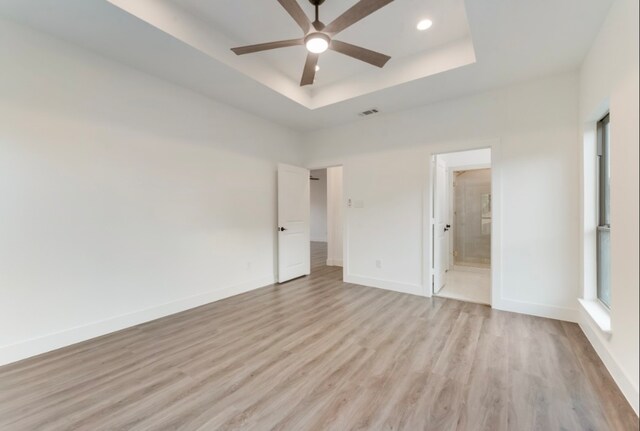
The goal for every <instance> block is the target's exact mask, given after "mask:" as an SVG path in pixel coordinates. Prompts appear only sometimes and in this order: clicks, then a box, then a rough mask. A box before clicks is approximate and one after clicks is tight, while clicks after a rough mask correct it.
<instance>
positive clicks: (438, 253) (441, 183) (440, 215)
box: [433, 159, 449, 293]
mask: <svg viewBox="0 0 640 431" xmlns="http://www.w3.org/2000/svg"><path fill="white" fill-rule="evenodd" d="M434 180H435V184H434V199H433V203H434V220H433V274H434V277H433V292H434V293H438V292H439V291H440V289H442V288H443V287H444V285H445V279H446V278H445V274H446V270H447V267H448V254H449V243H448V241H449V236H448V235H447V232H448V229H449V228H448V226H447V223H448V220H447V214H448V212H449V211H448V209H449V201H448V194H447V189H448V181H447V168H446V166H445V164H444V163H443V162H442V161H440V160H437V159H436V163H435V175H434Z"/></svg>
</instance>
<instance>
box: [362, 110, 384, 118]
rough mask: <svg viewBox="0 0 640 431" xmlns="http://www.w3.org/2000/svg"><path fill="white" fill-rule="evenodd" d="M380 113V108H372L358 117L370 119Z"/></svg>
mask: <svg viewBox="0 0 640 431" xmlns="http://www.w3.org/2000/svg"><path fill="white" fill-rule="evenodd" d="M378 112H380V111H379V110H378V108H371V109H367V110H366V111H362V112H360V113H359V114H358V115H359V116H361V117H368V116H369V115H373V114H377V113H378Z"/></svg>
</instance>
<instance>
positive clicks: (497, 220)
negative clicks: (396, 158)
mask: <svg viewBox="0 0 640 431" xmlns="http://www.w3.org/2000/svg"><path fill="white" fill-rule="evenodd" d="M500 147H501V145H500V140H499V139H490V140H484V141H477V142H459V143H455V144H453V143H450V144H441V145H433V146H431V151H430V153H429V156H428V158H427V161H426V163H425V165H426V167H427V169H426V170H425V171H426V173H425V180H424V184H425V185H426V186H425V188H424V199H423V202H424V208H423V215H424V217H423V229H422V231H423V257H424V258H423V264H422V281H423V286H424V295H425V296H427V297H431V296H433V283H432V280H433V275H434V274H433V259H434V256H433V253H432V250H434V246H435V242H434V240H435V238H434V236H433V228H432V215H433V214H434V213H433V210H434V196H435V195H434V193H435V182H434V180H433V174H434V172H433V164H432V160H433V157H435V156H438V155H441V154H449V153H458V152H463V151H471V150H482V149H487V148H488V149H490V150H491V166H490V167H491V204H492V211H491V212H492V214H491V215H492V218H491V299H490V306H491V307H492V308H502V306H501V303H502V270H501V268H502V181H501V176H502V175H501V170H502V165H501V152H500Z"/></svg>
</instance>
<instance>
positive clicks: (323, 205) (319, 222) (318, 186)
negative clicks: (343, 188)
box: [310, 169, 327, 242]
mask: <svg viewBox="0 0 640 431" xmlns="http://www.w3.org/2000/svg"><path fill="white" fill-rule="evenodd" d="M311 176H312V177H315V178H318V180H317V181H311V184H310V187H311V241H319V242H327V170H326V169H316V170H313V171H311Z"/></svg>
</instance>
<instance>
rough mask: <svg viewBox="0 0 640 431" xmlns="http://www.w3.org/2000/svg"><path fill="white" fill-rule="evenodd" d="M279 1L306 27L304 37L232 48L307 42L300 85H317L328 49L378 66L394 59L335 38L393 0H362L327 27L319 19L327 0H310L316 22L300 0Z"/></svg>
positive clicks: (239, 50)
mask: <svg viewBox="0 0 640 431" xmlns="http://www.w3.org/2000/svg"><path fill="white" fill-rule="evenodd" d="M277 1H278V3H280V5H281V6H282V7H283V8H284V9H285V10H286V11H287V13H288V14H289V15H290V16H291V18H293V20H294V21H295V22H296V23H297V24H298V26H299V27H300V28H301V29H302V31H303V32H304V37H303V38H301V39H289V40H280V41H277V42H267V43H260V44H257V45H248V46H241V47H238V48H231V50H232V51H233V52H234V53H235V54H236V55H244V54H251V53H254V52H260V51H267V50H271V49H277V48H285V47H289V46H297V45H304V46H305V47H306V48H307V51H309V52H308V54H307V60H306V61H305V65H304V69H303V72H302V79H301V80H300V86H305V85H310V84H313V81H314V79H315V75H316V72H317V71H318V69H319V68H318V66H317V64H318V57H319V55H320V54H322V53H323V52H325V51H326V50H328V49H330V50H332V51H335V52H339V53H340V54H344V55H347V56H349V57H352V58H355V59H356V60H360V61H364V62H365V63H369V64H371V65H373V66H377V67H384V65H385V64H386V63H387V61H389V60H390V59H391V57H389V56H388V55H384V54H381V53H379V52H375V51H372V50H370V49H366V48H362V47H360V46H356V45H351V44H350V43H346V42H341V41H339V40H335V39H333V37H334V36H335V35H336V34H338V33H339V32H341V31H342V30H344V29H346V28H347V27H350V26H352V25H353V24H355V23H356V22H358V21H360V20H361V19H363V18H366V17H367V16H369V15H371V14H372V13H374V12H375V11H377V10H379V9H381V8H382V7H384V6H386V5H388V4H389V3H391V2H392V1H393V0H360V1H359V2H358V3H356V4H355V5H354V6H352V7H351V8H350V9H348V10H347V11H346V12H344V13H343V14H342V15H340V16H339V17H338V18H336V19H335V20H333V21H332V22H331V23H329V24H328V25H326V26H325V25H324V24H323V23H322V22H321V21H320V18H319V14H320V10H319V9H320V5H322V3H324V2H325V0H309V2H310V3H311V4H312V5H313V6H314V7H315V20H314V21H313V22H311V20H309V17H308V16H307V15H306V14H305V13H304V11H303V10H302V8H301V7H300V5H299V4H298V2H297V0H277Z"/></svg>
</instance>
